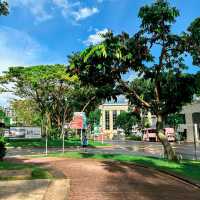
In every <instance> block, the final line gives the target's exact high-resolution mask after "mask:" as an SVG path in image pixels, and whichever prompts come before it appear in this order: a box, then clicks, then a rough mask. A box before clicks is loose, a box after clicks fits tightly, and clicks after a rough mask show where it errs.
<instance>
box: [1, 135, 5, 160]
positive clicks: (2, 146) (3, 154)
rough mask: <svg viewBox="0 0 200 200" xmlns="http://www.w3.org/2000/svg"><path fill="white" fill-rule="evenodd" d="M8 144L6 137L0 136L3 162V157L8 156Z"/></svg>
mask: <svg viewBox="0 0 200 200" xmlns="http://www.w3.org/2000/svg"><path fill="white" fill-rule="evenodd" d="M5 146H6V142H5V139H4V137H1V136H0V161H1V160H3V157H4V156H5V155H6V147H5Z"/></svg>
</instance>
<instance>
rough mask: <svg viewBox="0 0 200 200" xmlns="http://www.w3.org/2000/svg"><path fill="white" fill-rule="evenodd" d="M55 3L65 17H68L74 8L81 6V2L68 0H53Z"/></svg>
mask: <svg viewBox="0 0 200 200" xmlns="http://www.w3.org/2000/svg"><path fill="white" fill-rule="evenodd" d="M52 2H53V4H54V5H56V6H57V7H58V8H60V9H61V14H62V16H63V17H68V16H70V15H71V14H72V12H73V8H75V7H77V6H80V2H79V1H77V2H74V3H69V1H68V0H52Z"/></svg>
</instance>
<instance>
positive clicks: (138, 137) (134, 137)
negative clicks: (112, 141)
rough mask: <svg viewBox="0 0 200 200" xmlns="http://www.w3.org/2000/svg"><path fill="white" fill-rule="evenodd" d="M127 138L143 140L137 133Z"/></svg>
mask: <svg viewBox="0 0 200 200" xmlns="http://www.w3.org/2000/svg"><path fill="white" fill-rule="evenodd" d="M126 140H133V141H141V140H142V138H141V137H140V136H137V135H129V136H128V137H126Z"/></svg>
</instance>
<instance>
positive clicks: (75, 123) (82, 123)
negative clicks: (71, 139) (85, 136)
mask: <svg viewBox="0 0 200 200" xmlns="http://www.w3.org/2000/svg"><path fill="white" fill-rule="evenodd" d="M69 127H70V128H72V129H86V128H87V120H86V115H85V113H84V112H75V113H74V117H73V119H72V121H71V122H70V124H69Z"/></svg>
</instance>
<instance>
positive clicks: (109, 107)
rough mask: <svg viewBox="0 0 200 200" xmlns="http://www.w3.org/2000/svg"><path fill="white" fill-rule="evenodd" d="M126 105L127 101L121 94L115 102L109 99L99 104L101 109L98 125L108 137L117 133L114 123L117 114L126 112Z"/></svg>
mask: <svg viewBox="0 0 200 200" xmlns="http://www.w3.org/2000/svg"><path fill="white" fill-rule="evenodd" d="M128 107H129V105H128V101H127V100H126V99H125V98H124V97H123V96H120V97H119V98H118V100H117V102H114V101H109V102H105V103H104V104H102V105H100V106H99V109H100V110H101V119H100V126H101V128H102V131H103V132H104V134H105V135H107V136H108V137H109V138H110V139H112V137H113V135H115V134H117V126H116V125H115V121H116V119H117V116H118V115H119V114H120V113H121V112H124V111H126V112H127V111H128Z"/></svg>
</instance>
